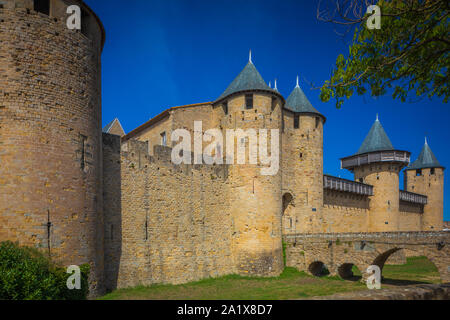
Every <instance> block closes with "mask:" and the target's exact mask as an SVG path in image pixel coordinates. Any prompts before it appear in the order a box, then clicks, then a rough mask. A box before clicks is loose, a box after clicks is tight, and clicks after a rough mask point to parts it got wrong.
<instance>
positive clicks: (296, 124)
mask: <svg viewBox="0 0 450 320" xmlns="http://www.w3.org/2000/svg"><path fill="white" fill-rule="evenodd" d="M298 128H300V116H299V115H297V114H296V115H295V116H294V129H298Z"/></svg>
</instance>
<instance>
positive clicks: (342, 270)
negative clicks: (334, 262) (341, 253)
mask: <svg viewBox="0 0 450 320" xmlns="http://www.w3.org/2000/svg"><path fill="white" fill-rule="evenodd" d="M353 267H356V268H357V269H358V270H359V268H358V266H357V265H356V264H353V263H343V264H341V265H340V266H339V267H338V268H337V274H338V275H339V277H341V278H342V279H345V280H359V279H361V276H359V275H358V276H357V275H355V274H354V273H353ZM359 271H360V272H361V270H359Z"/></svg>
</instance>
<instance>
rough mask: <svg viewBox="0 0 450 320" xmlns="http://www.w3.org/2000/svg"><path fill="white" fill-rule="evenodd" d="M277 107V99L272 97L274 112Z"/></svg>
mask: <svg viewBox="0 0 450 320" xmlns="http://www.w3.org/2000/svg"><path fill="white" fill-rule="evenodd" d="M276 107H277V98H275V97H272V112H273V110H275V108H276Z"/></svg>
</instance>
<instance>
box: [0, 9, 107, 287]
mask: <svg viewBox="0 0 450 320" xmlns="http://www.w3.org/2000/svg"><path fill="white" fill-rule="evenodd" d="M0 2H1V3H2V4H3V7H2V8H0V241H4V240H11V241H18V242H20V244H22V245H29V246H34V247H37V248H41V249H42V250H43V251H44V252H46V253H48V254H49V255H50V256H51V257H52V259H53V260H54V261H55V262H57V263H60V264H62V265H66V266H67V265H80V264H83V263H90V264H91V278H90V289H91V294H96V293H97V292H101V290H102V289H101V286H102V283H101V281H102V279H103V213H102V185H101V181H102V178H101V177H102V167H101V165H102V164H101V157H102V148H101V96H100V94H101V89H100V87H101V85H100V83H101V67H100V55H101V47H102V42H101V39H102V27H101V25H99V24H97V23H96V20H95V18H94V17H93V16H92V15H88V16H87V17H86V19H89V20H90V21H92V25H91V29H90V32H91V33H86V34H87V35H89V36H90V35H91V34H95V36H93V37H92V38H90V37H87V36H86V35H85V34H83V33H80V32H76V31H73V30H69V29H68V28H67V26H66V24H65V20H64V17H63V16H58V15H53V13H51V15H50V16H49V15H46V14H43V13H39V12H36V11H35V10H33V6H32V5H33V2H32V1H13V0H2V1H0ZM52 3H56V2H55V1H53V2H52ZM75 3H78V4H81V2H79V1H78V2H75ZM62 5H64V3H61V6H62ZM82 7H83V8H84V6H82Z"/></svg>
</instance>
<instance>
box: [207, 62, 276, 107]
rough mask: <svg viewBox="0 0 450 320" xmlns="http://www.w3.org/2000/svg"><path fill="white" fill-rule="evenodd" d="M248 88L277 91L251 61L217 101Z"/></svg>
mask: <svg viewBox="0 0 450 320" xmlns="http://www.w3.org/2000/svg"><path fill="white" fill-rule="evenodd" d="M246 90H266V91H271V92H276V91H274V90H273V89H271V88H270V87H269V86H268V85H267V84H266V82H265V81H264V79H263V78H262V77H261V75H260V74H259V72H258V70H256V67H255V66H254V65H253V63H252V62H251V61H249V62H248V63H247V65H246V66H245V68H244V69H243V70H242V71H241V73H239V75H238V76H237V77H236V78H235V79H234V80H233V82H231V84H230V85H229V86H228V88H227V89H226V90H225V92H224V93H222V94H221V95H220V97H219V98H218V99H217V100H216V101H219V100H222V99H223V98H225V97H227V96H229V95H231V94H233V93H237V92H240V91H246Z"/></svg>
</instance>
